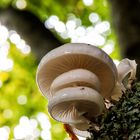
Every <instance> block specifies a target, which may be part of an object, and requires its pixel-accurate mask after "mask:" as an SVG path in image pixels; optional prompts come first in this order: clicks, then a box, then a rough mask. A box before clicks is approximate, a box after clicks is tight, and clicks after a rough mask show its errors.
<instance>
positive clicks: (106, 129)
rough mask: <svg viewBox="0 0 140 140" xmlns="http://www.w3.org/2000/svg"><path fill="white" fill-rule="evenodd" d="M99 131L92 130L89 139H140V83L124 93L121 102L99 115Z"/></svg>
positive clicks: (97, 121)
mask: <svg viewBox="0 0 140 140" xmlns="http://www.w3.org/2000/svg"><path fill="white" fill-rule="evenodd" d="M96 123H98V124H99V125H100V130H99V131H98V132H94V131H93V130H90V132H91V138H87V140H139V139H140V83H136V84H134V85H133V87H132V89H131V90H127V91H126V93H124V94H123V96H122V98H121V99H120V101H119V102H117V103H116V104H115V105H114V106H113V107H111V108H110V109H109V110H108V111H107V112H106V113H104V114H103V115H101V116H99V117H98V118H97V120H96Z"/></svg>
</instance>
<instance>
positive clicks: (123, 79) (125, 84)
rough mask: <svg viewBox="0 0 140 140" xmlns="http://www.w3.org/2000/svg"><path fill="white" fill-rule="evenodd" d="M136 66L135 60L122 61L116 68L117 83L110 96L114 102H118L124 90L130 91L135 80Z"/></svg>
mask: <svg viewBox="0 0 140 140" xmlns="http://www.w3.org/2000/svg"><path fill="white" fill-rule="evenodd" d="M136 68H137V64H136V61H135V60H129V59H127V58H125V59H123V60H122V61H121V62H120V63H119V65H118V66H117V71H118V81H117V83H116V86H115V88H114V91H113V94H112V96H111V98H112V99H114V100H119V98H120V97H121V96H122V94H123V92H125V91H126V89H131V85H132V82H133V81H134V80H135V79H136Z"/></svg>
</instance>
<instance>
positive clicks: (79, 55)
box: [37, 43, 118, 136]
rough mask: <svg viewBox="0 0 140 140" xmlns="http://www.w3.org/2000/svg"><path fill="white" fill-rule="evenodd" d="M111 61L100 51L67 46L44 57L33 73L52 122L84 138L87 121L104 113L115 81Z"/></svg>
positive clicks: (115, 74)
mask: <svg viewBox="0 0 140 140" xmlns="http://www.w3.org/2000/svg"><path fill="white" fill-rule="evenodd" d="M117 76H118V75H117V69H116V66H115V64H114V63H113V61H112V59H111V58H110V57H109V56H108V55H107V54H106V53H105V52H104V51H102V50H101V49H99V48H97V47H95V46H92V45H88V44H82V43H69V44H65V45H63V46H60V47H59V48H56V49H54V50H52V51H51V52H49V53H48V54H46V55H45V56H44V57H43V59H42V60H41V62H40V64H39V66H38V71H37V83H38V86H39V88H40V90H41V92H42V93H43V95H44V96H45V97H47V98H48V100H49V104H48V111H49V113H50V115H51V116H52V118H54V119H55V120H57V121H60V122H63V123H66V124H69V125H70V126H71V127H72V129H73V131H74V132H75V133H76V134H79V135H82V136H83V135H84V136H88V135H89V134H88V132H87V131H86V130H87V129H88V127H89V122H90V119H93V118H94V117H97V116H98V115H100V114H101V113H103V111H104V110H105V104H104V100H103V98H109V97H110V95H111V93H112V91H113V89H114V87H115V85H116V81H117Z"/></svg>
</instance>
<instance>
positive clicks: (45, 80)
mask: <svg viewBox="0 0 140 140" xmlns="http://www.w3.org/2000/svg"><path fill="white" fill-rule="evenodd" d="M74 69H85V70H89V71H90V72H92V73H94V74H95V75H96V76H97V77H98V79H99V81H100V94H101V95H102V96H103V97H105V98H107V97H109V96H110V93H111V92H112V90H113V88H114V85H115V83H116V79H117V69H116V66H115V64H114V63H113V61H112V59H111V58H110V57H109V56H108V55H107V54H106V53H105V52H104V51H102V50H101V49H99V48H97V47H95V46H92V45H87V44H83V43H68V44H65V45H62V46H60V47H58V48H56V49H54V50H52V51H50V52H49V53H48V54H46V55H45V56H44V57H43V59H42V60H41V62H40V64H39V66H38V71H37V83H38V86H39V88H40V90H41V92H42V93H43V94H44V96H46V97H47V98H49V96H50V87H51V84H52V82H53V81H54V79H55V78H56V77H58V76H59V75H61V74H63V73H65V72H68V71H70V70H74Z"/></svg>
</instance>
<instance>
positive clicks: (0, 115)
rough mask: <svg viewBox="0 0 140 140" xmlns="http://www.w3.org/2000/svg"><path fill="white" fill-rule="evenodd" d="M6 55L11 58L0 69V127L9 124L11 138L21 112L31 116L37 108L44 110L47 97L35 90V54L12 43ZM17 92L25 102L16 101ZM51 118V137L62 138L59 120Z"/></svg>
mask: <svg viewBox="0 0 140 140" xmlns="http://www.w3.org/2000/svg"><path fill="white" fill-rule="evenodd" d="M9 57H10V58H12V59H13V60H14V67H13V69H12V71H10V72H4V71H0V80H1V81H2V83H3V85H2V87H1V88H0V127H2V126H5V125H6V126H9V127H10V128H11V138H13V128H14V127H15V125H17V124H18V122H19V119H20V117H21V116H28V117H29V118H34V117H35V116H36V115H37V113H39V112H44V113H46V114H48V113H47V108H46V106H47V100H46V99H45V98H44V97H43V96H42V95H41V93H40V92H39V91H38V87H37V85H36V69H37V63H36V60H35V58H34V57H33V56H32V55H31V54H30V55H24V54H22V53H21V52H20V51H19V50H18V49H17V48H16V47H15V46H14V45H11V47H10V53H9ZM20 96H25V97H26V98H27V102H26V103H25V104H22V103H19V101H18V98H19V97H20ZM6 112H7V114H6ZM51 122H52V125H53V127H52V134H53V135H52V139H53V140H59V139H60V140H61V139H64V138H65V137H66V134H65V133H64V129H62V124H57V123H56V122H55V121H53V120H51ZM56 129H58V130H56Z"/></svg>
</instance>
